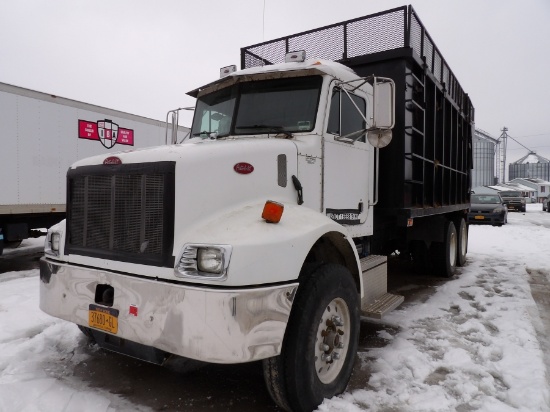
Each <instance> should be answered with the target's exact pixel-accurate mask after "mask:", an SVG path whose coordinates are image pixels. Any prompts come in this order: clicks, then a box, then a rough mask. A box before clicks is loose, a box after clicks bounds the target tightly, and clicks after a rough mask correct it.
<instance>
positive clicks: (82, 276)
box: [40, 258, 298, 363]
mask: <svg viewBox="0 0 550 412" xmlns="http://www.w3.org/2000/svg"><path fill="white" fill-rule="evenodd" d="M40 280H41V281H40V309H42V310H43V311H44V312H46V313H48V314H50V315H52V316H55V317H57V318H60V319H65V320H67V321H70V322H73V323H76V324H78V325H82V326H85V327H88V326H89V325H88V316H89V306H90V304H94V305H96V306H97V302H96V288H97V286H98V285H109V286H110V287H112V288H113V289H114V298H113V305H112V309H116V310H118V313H119V315H118V331H117V333H116V337H117V338H120V339H126V340H129V341H132V342H136V343H139V344H141V345H145V346H150V347H153V348H157V349H160V350H162V351H165V352H169V353H173V354H176V355H180V356H184V357H187V358H191V359H196V360H200V361H204V362H213V363H242V362H249V361H254V360H259V359H264V358H268V357H271V356H276V355H278V354H279V353H280V351H281V345H282V342H283V337H284V333H285V329H286V325H287V322H288V318H289V315H290V310H291V308H292V300H293V298H294V296H295V292H296V289H297V287H298V284H297V283H293V284H287V285H282V286H273V287H258V288H252V289H231V290H224V289H209V288H201V287H195V286H187V285H181V284H175V283H167V282H161V281H156V280H152V279H144V278H137V277H134V276H130V275H126V274H120V273H113V272H109V271H105V270H97V269H93V268H87V267H77V266H73V265H68V264H64V263H60V262H56V261H53V260H50V259H47V258H42V259H41V261H40Z"/></svg>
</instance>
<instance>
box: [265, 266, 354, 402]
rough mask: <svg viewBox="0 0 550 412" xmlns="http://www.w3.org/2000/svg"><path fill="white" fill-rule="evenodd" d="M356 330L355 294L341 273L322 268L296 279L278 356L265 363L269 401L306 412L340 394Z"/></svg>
mask: <svg viewBox="0 0 550 412" xmlns="http://www.w3.org/2000/svg"><path fill="white" fill-rule="evenodd" d="M359 328H360V314H359V293H358V292H357V287H356V285H355V282H354V281H353V278H352V276H351V274H350V272H349V271H348V270H347V269H346V268H345V267H343V266H340V265H336V264H324V265H321V266H318V267H317V268H316V269H314V270H313V272H312V273H311V274H309V275H306V276H305V277H304V279H300V286H299V289H298V293H297V295H296V299H295V301H294V304H293V307H292V312H291V314H290V319H289V322H288V325H287V329H286V332H285V339H284V342H283V348H282V350H281V354H280V355H279V356H277V357H274V358H270V359H267V360H265V361H264V362H263V365H264V377H265V380H266V384H267V387H268V390H269V393H270V395H271V396H272V398H273V400H274V401H275V402H276V403H277V404H278V405H279V406H280V407H281V408H283V409H284V410H287V411H294V412H299V411H304V412H305V411H312V410H314V409H316V408H317V406H318V405H319V404H320V403H321V402H322V401H323V399H325V398H331V397H333V396H336V395H339V394H340V393H342V392H343V391H344V390H345V389H346V386H347V384H348V382H349V379H350V377H351V372H352V370H353V364H354V361H355V355H356V352H357V343H358V338H359ZM337 356H338V357H337Z"/></svg>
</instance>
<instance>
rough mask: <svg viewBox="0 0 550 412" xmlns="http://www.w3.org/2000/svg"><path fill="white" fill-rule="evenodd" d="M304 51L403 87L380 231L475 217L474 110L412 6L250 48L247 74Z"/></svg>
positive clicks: (383, 156)
mask: <svg viewBox="0 0 550 412" xmlns="http://www.w3.org/2000/svg"><path fill="white" fill-rule="evenodd" d="M297 50H305V51H306V55H307V58H308V59H310V58H320V59H328V60H334V61H338V62H340V63H343V64H345V65H347V66H349V67H351V68H353V69H354V70H355V71H356V72H357V73H358V74H359V75H360V76H369V75H372V74H374V75H376V76H380V77H389V78H391V79H393V80H394V82H395V85H396V123H395V128H394V129H393V140H392V142H391V143H390V144H389V145H388V146H387V147H386V148H384V149H381V150H380V178H379V184H380V190H379V196H380V198H379V202H378V205H377V206H376V207H375V217H376V218H375V225H376V224H377V222H376V220H378V224H381V225H382V226H386V227H387V225H388V224H389V225H390V226H393V225H396V226H401V227H403V226H406V225H407V220H408V219H409V218H415V217H423V216H431V215H441V214H444V213H451V212H459V211H460V212H463V211H464V210H465V209H468V207H469V202H470V195H469V192H470V171H471V168H472V135H473V131H474V108H473V106H472V103H471V102H470V99H469V97H468V95H467V94H466V93H464V91H463V90H462V88H461V87H460V84H459V83H458V81H457V79H456V77H455V76H454V74H453V73H452V71H451V70H450V68H449V66H448V65H447V63H446V62H445V60H444V59H443V57H442V55H441V53H440V52H439V50H438V49H437V47H436V46H435V44H434V42H433V40H432V39H431V37H430V36H429V34H428V33H427V31H426V30H425V28H424V26H423V25H422V23H421V22H420V20H419V18H418V16H417V14H416V12H415V11H414V9H413V8H412V7H411V6H403V7H400V8H396V9H392V10H388V11H384V12H380V13H376V14H372V15H369V16H365V17H360V18H357V19H353V20H349V21H346V22H342V23H338V24H334V25H331V26H326V27H321V28H319V29H315V30H310V31H307V32H303V33H299V34H295V35H292V36H288V37H284V38H280V39H276V40H272V41H268V42H265V43H261V44H257V45H253V46H249V47H245V48H242V49H241V66H242V68H249V67H254V66H259V65H263V64H276V63H282V62H284V58H285V54H286V53H287V52H292V51H297ZM390 221H391V222H392V223H390Z"/></svg>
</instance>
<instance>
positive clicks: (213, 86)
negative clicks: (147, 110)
mask: <svg viewBox="0 0 550 412" xmlns="http://www.w3.org/2000/svg"><path fill="white" fill-rule="evenodd" d="M370 27H374V29H372V30H371V29H370ZM381 28H384V30H382V31H381V32H380V33H379V32H378V30H379V29H381ZM388 33H393V34H395V36H391V38H390V37H388V36H387V34H388ZM301 48H303V49H305V51H300V50H299V49H301ZM333 60H338V62H335V61H333ZM189 94H190V95H191V96H194V97H196V98H197V103H196V108H195V113H194V120H193V124H192V128H191V136H190V138H189V139H186V140H185V141H184V142H183V143H181V144H171V145H166V146H161V147H157V148H152V149H148V150H140V151H133V152H123V153H119V154H117V155H116V156H106V155H99V156H95V157H90V158H87V159H83V160H80V161H78V162H76V163H74V164H73V165H72V166H71V167H70V170H69V171H68V174H67V218H66V220H65V221H63V222H61V223H59V224H58V225H55V226H53V227H52V228H51V229H50V230H49V231H48V235H47V245H46V249H45V256H44V258H43V259H42V260H41V269H40V307H41V309H42V310H43V311H44V312H46V313H49V314H51V315H53V316H56V317H58V318H61V319H66V320H68V321H70V322H73V323H75V324H77V325H79V327H80V328H81V329H82V330H83V331H84V332H85V333H86V334H87V335H88V336H90V337H92V338H93V339H94V340H95V341H96V342H97V343H98V344H99V345H100V346H101V347H103V348H106V349H110V350H113V351H116V352H119V353H123V354H126V355H130V356H134V357H138V358H141V359H145V360H148V361H151V362H157V363H162V362H164V361H165V360H166V359H167V358H169V357H170V356H173V355H179V356H182V357H185V358H190V359H195V360H199V361H204V362H212V363H225V364H232V363H233V364H234V363H243V362H251V361H262V363H263V367H264V376H265V380H266V383H267V387H268V390H269V393H270V394H271V396H272V398H273V399H274V401H275V402H276V403H277V404H278V405H279V406H280V407H281V408H283V409H285V410H292V411H310V410H312V409H315V408H316V406H317V405H319V404H320V403H321V402H322V400H323V399H324V398H327V397H332V396H334V395H337V394H339V393H341V392H343V391H344V390H345V388H346V385H347V383H348V381H349V378H350V375H351V372H352V368H353V364H354V359H355V354H356V350H357V345H358V336H359V329H360V317H361V316H366V317H374V318H380V317H382V316H383V315H384V314H385V313H386V312H387V311H389V310H392V309H394V308H395V307H397V306H398V305H399V304H400V303H401V302H402V301H403V297H402V296H398V295H394V294H391V293H388V290H387V276H388V273H387V255H389V254H391V253H394V252H396V251H397V253H399V254H401V255H402V257H408V258H409V259H410V260H412V261H413V262H414V263H415V264H416V265H417V267H419V268H421V270H426V271H428V270H429V271H431V272H432V273H434V274H439V275H442V276H451V275H452V274H453V273H454V270H455V267H456V266H457V265H462V264H464V262H465V255H466V248H467V233H468V232H467V226H466V223H465V217H466V214H467V211H468V205H469V190H470V186H469V185H470V183H469V182H470V179H469V177H470V168H471V139H472V133H473V107H472V106H471V103H470V101H469V99H468V96H467V95H466V94H464V93H463V91H462V89H461V88H460V85H459V84H458V82H457V81H456V78H455V77H454V75H453V73H452V72H451V71H450V69H449V67H448V66H447V64H446V62H445V61H444V60H443V58H442V56H441V54H440V53H439V51H438V49H437V48H436V47H435V45H434V44H433V42H432V41H431V38H430V37H429V35H428V33H427V32H426V31H425V30H424V27H423V26H422V24H421V23H420V20H419V19H418V17H417V15H416V13H415V12H414V10H413V9H412V8H411V7H401V8H398V9H393V10H389V11H387V12H383V13H378V14H376V15H373V16H366V17H362V18H360V19H355V20H351V21H348V22H344V23H339V24H336V25H333V26H328V27H324V28H320V29H316V30H312V31H310V32H306V33H300V34H297V35H293V36H289V37H287V38H283V39H276V40H274V41H272V42H267V43H263V44H259V45H254V46H250V47H248V48H244V49H242V70H239V71H236V70H235V67H226V68H223V69H222V70H221V78H220V79H218V80H216V81H214V82H212V83H209V84H207V85H205V86H203V87H200V88H197V89H196V90H193V91H191V92H190V93H189Z"/></svg>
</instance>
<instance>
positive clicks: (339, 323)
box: [332, 315, 344, 326]
mask: <svg viewBox="0 0 550 412" xmlns="http://www.w3.org/2000/svg"><path fill="white" fill-rule="evenodd" d="M332 321H333V322H334V324H335V325H336V326H344V322H342V318H341V317H340V316H336V315H335V316H333V317H332Z"/></svg>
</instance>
